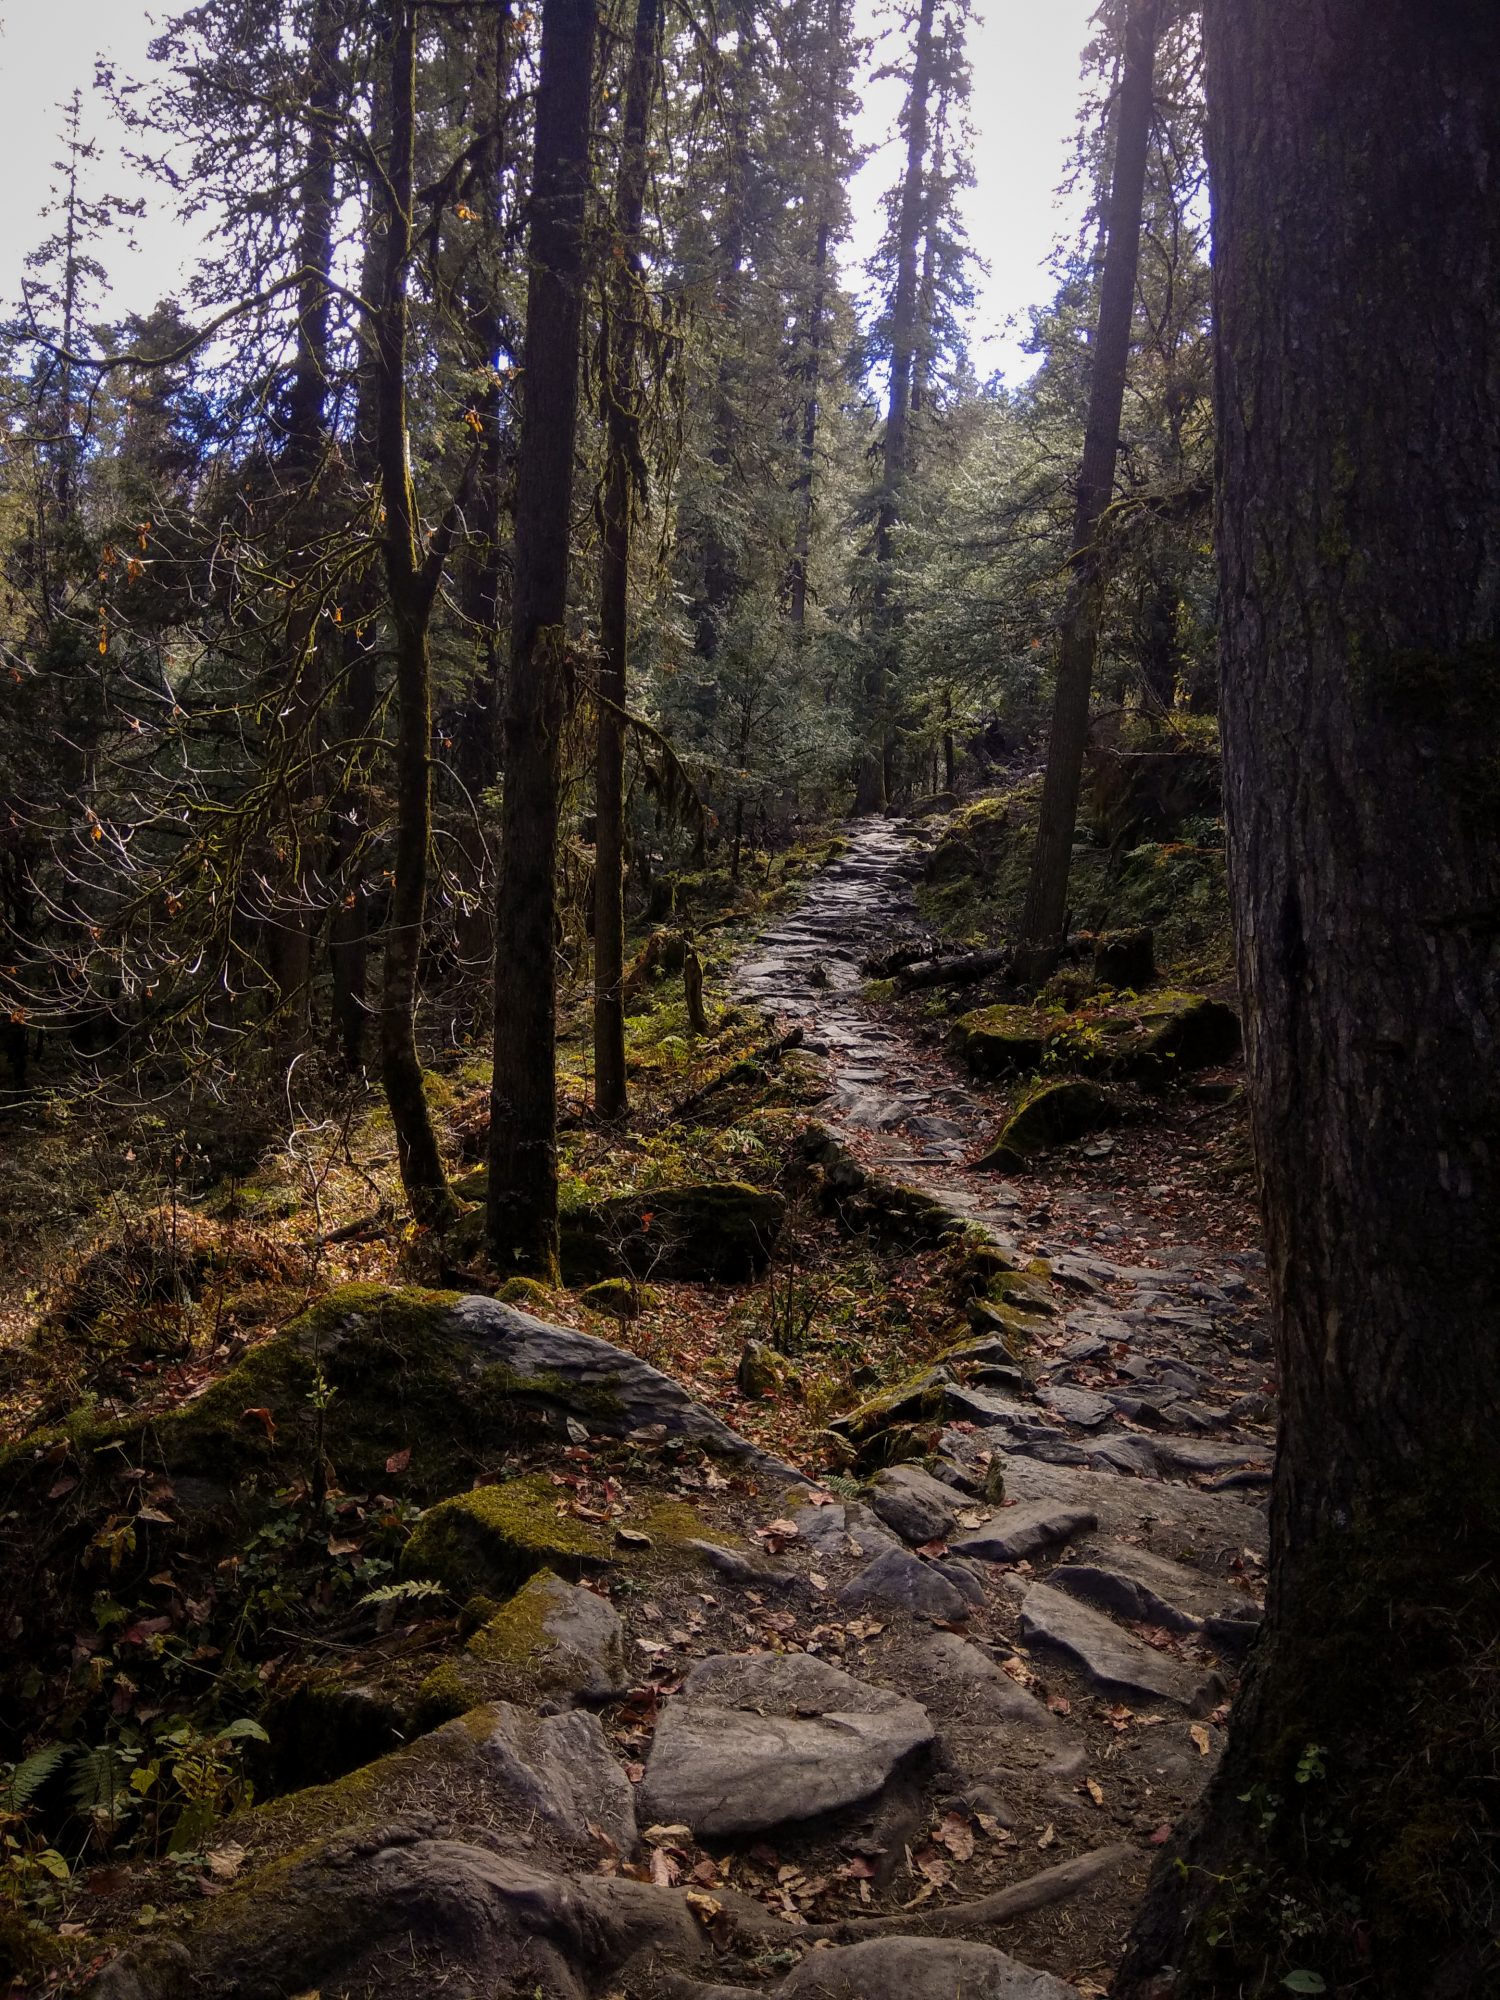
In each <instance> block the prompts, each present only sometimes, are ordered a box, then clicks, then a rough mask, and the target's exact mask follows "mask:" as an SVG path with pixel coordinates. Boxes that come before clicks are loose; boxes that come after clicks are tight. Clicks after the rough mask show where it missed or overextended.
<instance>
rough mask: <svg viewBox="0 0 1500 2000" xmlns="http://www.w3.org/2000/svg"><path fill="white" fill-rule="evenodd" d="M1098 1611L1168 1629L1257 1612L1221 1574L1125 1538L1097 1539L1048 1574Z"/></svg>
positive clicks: (1185, 1629) (1241, 1619)
mask: <svg viewBox="0 0 1500 2000" xmlns="http://www.w3.org/2000/svg"><path fill="white" fill-rule="evenodd" d="M1047 1581H1048V1583H1050V1584H1051V1585H1052V1587H1053V1589H1055V1590H1066V1591H1068V1592H1069V1593H1070V1594H1071V1595H1072V1596H1074V1597H1078V1598H1082V1599H1083V1601H1084V1602H1085V1603H1086V1604H1092V1605H1094V1606H1095V1608H1096V1609H1098V1610H1100V1611H1108V1612H1112V1613H1113V1615H1114V1616H1115V1617H1116V1618H1124V1619H1126V1620H1127V1621H1130V1622H1132V1623H1139V1624H1143V1625H1164V1626H1165V1627H1166V1628H1167V1630H1168V1631H1170V1632H1198V1631H1202V1630H1203V1628H1204V1626H1205V1625H1206V1623H1207V1622H1208V1620H1209V1619H1211V1618H1224V1619H1228V1620H1231V1621H1234V1622H1244V1621H1247V1620H1252V1619H1256V1618H1258V1617H1259V1615H1260V1614H1259V1611H1258V1609H1257V1607H1256V1606H1255V1605H1254V1603H1253V1602H1252V1600H1251V1599H1250V1598H1248V1597H1246V1596H1245V1595H1243V1594H1242V1593H1241V1592H1239V1591H1237V1590H1235V1589H1234V1588H1233V1586H1232V1585H1230V1584H1229V1583H1227V1582H1225V1581H1224V1580H1223V1579H1222V1578H1220V1577H1214V1576H1209V1575H1206V1574H1205V1573H1204V1571H1202V1570H1199V1569H1190V1568H1189V1567H1188V1565H1187V1564H1186V1563H1180V1562H1173V1561H1172V1560H1171V1559H1170V1557H1167V1556H1159V1555H1154V1554H1153V1553H1152V1552H1151V1550H1150V1549H1142V1548H1137V1547H1135V1546H1134V1544H1132V1543H1130V1542H1100V1543H1096V1544H1093V1545H1091V1546H1089V1547H1087V1548H1084V1549H1080V1550H1079V1551H1078V1552H1077V1554H1076V1555H1074V1556H1073V1558H1072V1559H1071V1561H1069V1562H1066V1563H1059V1564H1058V1566H1057V1568H1056V1569H1054V1570H1053V1571H1052V1572H1051V1574H1050V1575H1049V1576H1048V1578H1047Z"/></svg>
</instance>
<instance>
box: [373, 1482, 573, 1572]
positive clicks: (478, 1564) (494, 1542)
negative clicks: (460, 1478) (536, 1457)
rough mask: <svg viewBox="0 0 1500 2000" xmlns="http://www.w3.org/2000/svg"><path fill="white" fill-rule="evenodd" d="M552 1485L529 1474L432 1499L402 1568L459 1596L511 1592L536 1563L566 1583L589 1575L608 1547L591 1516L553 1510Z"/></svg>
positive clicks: (555, 1497) (556, 1494)
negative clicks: (436, 1500)
mask: <svg viewBox="0 0 1500 2000" xmlns="http://www.w3.org/2000/svg"><path fill="white" fill-rule="evenodd" d="M559 1491H560V1489H559V1488H558V1487H556V1486H554V1485H553V1484H552V1481H551V1480H550V1479H548V1478H547V1477H546V1476H545V1474H541V1473H537V1474H532V1475H530V1476H529V1477H527V1478H525V1479H507V1480H505V1481H504V1482H503V1483H502V1484H500V1485H498V1486H479V1487H476V1488H475V1489H474V1491H473V1492H472V1493H455V1494H454V1495H453V1497H452V1498H451V1499H448V1500H442V1501H439V1503H438V1504H437V1506H435V1507H429V1508H428V1510H427V1512H426V1513H425V1514H424V1515H423V1516H422V1518H421V1520H420V1521H418V1523H417V1525H416V1527H415V1529H414V1530H413V1532H412V1537H411V1540H410V1541H409V1542H408V1543H407V1545H406V1556H405V1565H404V1566H405V1569H406V1572H407V1574H408V1575H409V1576H422V1577H432V1578H434V1579H435V1580H436V1581H437V1582H438V1583H441V1584H442V1585H443V1586H444V1588H445V1589H447V1590H448V1591H449V1592H451V1594H452V1595H453V1596H455V1597H459V1598H466V1597H470V1596H472V1595H473V1594H474V1593H475V1592H476V1591H484V1592H488V1593H494V1592H497V1591H500V1592H506V1593H509V1592H511V1591H514V1590H518V1589H519V1588H520V1586H521V1585H522V1584H523V1583H525V1581H526V1579H527V1578H528V1577H530V1576H533V1575H535V1573H536V1572H537V1571H538V1570H542V1569H550V1570H553V1571H555V1572H556V1573H557V1575H559V1576H562V1577H566V1578H568V1579H569V1580H570V1581H573V1582H576V1581H577V1580H578V1578H579V1577H581V1576H588V1575H593V1574H597V1572H598V1571H600V1570H602V1569H605V1568H607V1567H608V1565H609V1562H610V1559H611V1558H610V1545H609V1543H608V1542H607V1541H606V1540H605V1537H604V1535H603V1534H602V1533H601V1532H600V1530H599V1529H598V1528H597V1527H595V1525H594V1524H593V1522H592V1521H580V1520H578V1519H577V1518H576V1517H575V1516H573V1515H569V1514H559V1513H558V1511H557V1503H558V1497H559Z"/></svg>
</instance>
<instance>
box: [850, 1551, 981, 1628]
mask: <svg viewBox="0 0 1500 2000" xmlns="http://www.w3.org/2000/svg"><path fill="white" fill-rule="evenodd" d="M839 1603H840V1604H842V1605H843V1606H844V1608H845V1610H848V1611H858V1610H860V1609H862V1608H863V1607H864V1606H865V1605H867V1604H877V1605H890V1606H892V1607H894V1608H895V1609H897V1610H901V1611H910V1612H912V1613H913V1614H914V1615H915V1616H916V1617H919V1618H949V1619H954V1620H957V1619H962V1618H967V1617H968V1615H969V1598H968V1595H967V1593H966V1592H965V1591H964V1590H963V1589H962V1588H961V1587H960V1585H959V1584H958V1582H957V1580H956V1579H955V1578H954V1577H951V1576H949V1575H948V1574H947V1573H946V1572H945V1571H943V1570H941V1569H939V1568H938V1567H937V1566H936V1564H934V1563H926V1562H923V1561H922V1560H921V1558H920V1557H918V1556H914V1555H912V1554H911V1553H910V1551H909V1550H907V1549H888V1550H887V1551H886V1553H885V1554H884V1555H883V1556H877V1557H876V1558H875V1560H874V1562H872V1563H871V1564H870V1565H869V1567H868V1568H866V1569H862V1570H861V1571H860V1573H859V1575H858V1576H856V1577H855V1578H854V1579H853V1580H852V1581H851V1582H849V1583H846V1584H845V1585H844V1588H843V1589H842V1590H841V1591H840V1592H839Z"/></svg>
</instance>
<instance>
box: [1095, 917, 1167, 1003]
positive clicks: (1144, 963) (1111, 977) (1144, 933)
mask: <svg viewBox="0 0 1500 2000" xmlns="http://www.w3.org/2000/svg"><path fill="white" fill-rule="evenodd" d="M1155 977H1156V939H1155V937H1154V935H1153V933H1152V932H1151V931H1150V930H1146V929H1142V930H1131V931H1100V932H1099V933H1098V935H1097V936H1096V937H1095V939H1094V984H1095V985H1096V986H1112V987H1115V988H1117V989H1118V988H1121V987H1126V988H1130V989H1131V990H1137V989H1139V988H1140V987H1142V986H1149V985H1150V984H1151V982H1152V980H1153V979H1154V978H1155Z"/></svg>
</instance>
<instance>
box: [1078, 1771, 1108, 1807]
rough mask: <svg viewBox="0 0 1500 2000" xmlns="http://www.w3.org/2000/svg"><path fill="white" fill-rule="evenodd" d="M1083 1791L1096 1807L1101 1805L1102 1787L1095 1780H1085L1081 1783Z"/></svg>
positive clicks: (1102, 1801) (1102, 1798) (1102, 1799)
mask: <svg viewBox="0 0 1500 2000" xmlns="http://www.w3.org/2000/svg"><path fill="white" fill-rule="evenodd" d="M1083 1789H1084V1790H1085V1791H1086V1792H1087V1793H1088V1795H1089V1797H1090V1798H1091V1799H1092V1800H1093V1801H1094V1804H1095V1805H1096V1806H1102V1805H1103V1803H1104V1787H1103V1785H1101V1784H1100V1782H1099V1780H1098V1779H1097V1778H1085V1779H1084V1781H1083Z"/></svg>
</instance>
